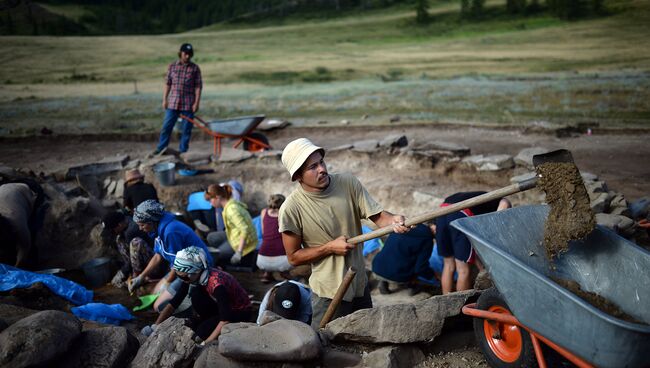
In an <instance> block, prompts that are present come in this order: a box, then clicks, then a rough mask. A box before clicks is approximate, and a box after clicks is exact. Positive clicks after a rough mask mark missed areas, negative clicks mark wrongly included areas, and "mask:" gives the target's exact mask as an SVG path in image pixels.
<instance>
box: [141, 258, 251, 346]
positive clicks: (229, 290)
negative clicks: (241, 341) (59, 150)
mask: <svg viewBox="0 0 650 368" xmlns="http://www.w3.org/2000/svg"><path fill="white" fill-rule="evenodd" d="M173 270H174V273H175V274H176V277H178V278H179V279H180V280H182V281H183V284H182V286H181V287H180V289H179V290H178V292H177V293H176V294H175V295H174V298H173V299H172V300H171V301H170V302H169V304H167V306H165V308H164V309H163V311H162V312H161V313H160V315H159V316H158V319H157V320H156V323H154V324H153V325H151V326H146V327H145V328H143V329H142V334H143V335H146V336H149V335H151V333H152V332H153V331H154V330H155V329H156V326H158V325H159V324H160V323H162V322H163V321H165V320H166V319H167V318H169V317H170V316H171V315H172V314H173V313H174V311H175V310H176V308H178V306H179V305H180V304H181V302H182V301H183V299H185V297H186V296H187V294H188V293H189V295H190V300H191V301H192V308H193V309H194V312H195V314H197V315H198V322H197V323H196V324H195V326H196V327H195V328H194V332H195V333H196V334H197V335H198V336H199V337H200V338H201V339H202V340H203V341H204V342H205V343H208V342H210V341H213V340H216V339H217V338H218V337H219V335H220V334H221V329H222V328H223V326H225V325H226V324H228V323H231V322H246V321H249V320H250V318H251V302H250V298H249V297H248V293H246V290H244V288H243V287H242V286H241V285H240V284H239V282H237V280H236V279H235V278H234V277H233V276H232V275H230V274H229V273H227V272H224V271H221V270H219V269H216V268H210V267H209V266H208V262H207V256H206V254H205V251H204V250H203V249H201V248H198V247H195V246H192V247H188V248H185V249H183V250H181V251H179V252H178V253H176V259H175V260H174V265H173Z"/></svg>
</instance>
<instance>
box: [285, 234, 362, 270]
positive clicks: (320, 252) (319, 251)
mask: <svg viewBox="0 0 650 368" xmlns="http://www.w3.org/2000/svg"><path fill="white" fill-rule="evenodd" d="M282 243H283V244H284V250H285V252H286V253H287V259H288V260H289V263H290V264H291V265H292V266H300V265H303V264H310V263H314V262H316V261H319V260H321V259H323V258H325V257H327V256H330V255H332V254H336V255H346V254H347V253H348V252H349V251H350V250H351V249H354V245H353V244H349V243H347V242H346V241H345V237H343V236H339V237H338V238H336V239H334V240H332V241H330V242H327V243H325V244H323V245H322V246H320V247H308V248H303V247H302V237H301V236H299V235H296V234H294V233H292V232H289V231H285V232H283V233H282Z"/></svg>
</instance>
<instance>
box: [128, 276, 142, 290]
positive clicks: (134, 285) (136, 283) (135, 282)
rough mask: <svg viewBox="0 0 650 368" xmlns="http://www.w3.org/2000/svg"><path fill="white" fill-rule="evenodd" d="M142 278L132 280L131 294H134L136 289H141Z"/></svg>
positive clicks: (130, 284) (130, 285)
mask: <svg viewBox="0 0 650 368" xmlns="http://www.w3.org/2000/svg"><path fill="white" fill-rule="evenodd" d="M143 281H144V280H142V276H136V277H134V278H132V279H131V282H130V283H129V285H128V286H129V293H132V292H133V291H134V290H135V289H137V288H139V287H140V286H141V285H142V282H143Z"/></svg>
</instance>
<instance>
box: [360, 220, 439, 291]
mask: <svg viewBox="0 0 650 368" xmlns="http://www.w3.org/2000/svg"><path fill="white" fill-rule="evenodd" d="M433 234H434V232H433V229H432V228H431V227H430V226H427V225H424V224H419V225H417V226H415V227H414V228H413V229H411V231H409V232H408V233H404V234H398V233H393V234H390V235H389V236H388V239H386V243H385V244H384V247H383V248H382V249H381V251H380V252H379V253H377V255H376V256H375V258H374V259H373V260H372V272H374V273H375V275H377V276H378V278H379V279H380V281H379V292H380V293H382V294H390V293H391V291H390V289H389V288H388V282H389V281H390V282H394V283H398V284H408V285H409V287H410V294H411V295H415V294H417V293H418V292H419V291H420V288H419V285H418V283H417V279H418V277H422V278H424V279H432V278H434V277H435V276H436V274H435V271H434V270H433V269H431V267H430V266H429V258H430V257H431V252H432V251H433Z"/></svg>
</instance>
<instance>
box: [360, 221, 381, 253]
mask: <svg viewBox="0 0 650 368" xmlns="http://www.w3.org/2000/svg"><path fill="white" fill-rule="evenodd" d="M371 231H372V229H371V228H369V227H368V226H366V225H361V232H362V233H363V234H367V233H369V232H371ZM382 246H383V244H382V242H381V240H380V239H379V238H375V239H370V240H368V241H365V242H364V243H363V256H364V257H366V256H368V254H370V253H372V252H374V251H376V250H377V249H381V247H382Z"/></svg>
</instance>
